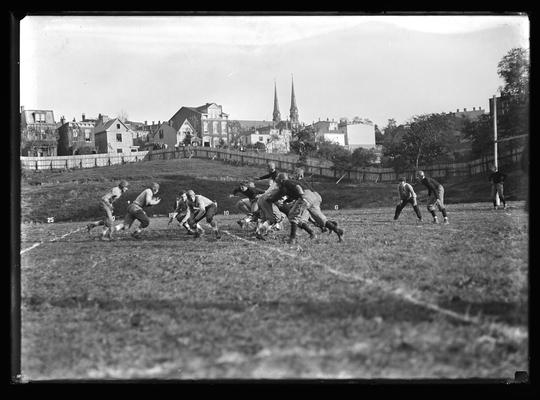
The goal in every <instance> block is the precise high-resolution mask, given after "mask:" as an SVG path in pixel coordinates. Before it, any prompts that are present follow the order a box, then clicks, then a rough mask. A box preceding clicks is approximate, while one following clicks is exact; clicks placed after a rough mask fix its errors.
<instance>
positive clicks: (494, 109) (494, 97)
mask: <svg viewBox="0 0 540 400" xmlns="http://www.w3.org/2000/svg"><path fill="white" fill-rule="evenodd" d="M493 165H494V166H495V168H496V169H497V171H498V170H499V161H498V159H497V96H496V95H493ZM495 204H496V205H497V207H499V205H500V200H499V194H498V193H497V192H495Z"/></svg>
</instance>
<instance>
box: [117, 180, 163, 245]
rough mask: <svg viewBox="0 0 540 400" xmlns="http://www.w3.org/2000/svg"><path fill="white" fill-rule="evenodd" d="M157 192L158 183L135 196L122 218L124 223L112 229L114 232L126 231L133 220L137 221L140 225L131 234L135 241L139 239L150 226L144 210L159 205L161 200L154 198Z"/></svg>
mask: <svg viewBox="0 0 540 400" xmlns="http://www.w3.org/2000/svg"><path fill="white" fill-rule="evenodd" d="M158 192H159V184H158V183H155V182H154V183H152V185H150V187H149V188H148V189H145V190H143V191H142V192H141V194H139V195H138V196H137V198H136V199H135V200H134V201H133V203H131V204H130V205H129V207H128V209H127V213H126V215H125V217H124V222H122V223H121V224H118V225H116V226H115V227H114V229H115V230H117V231H119V230H126V229H130V228H131V225H132V224H133V222H134V221H135V220H137V221H139V222H140V224H139V226H138V227H137V229H136V230H135V231H134V232H133V233H132V234H131V236H133V237H134V238H135V239H139V238H140V237H141V233H142V231H143V229H145V228H147V227H148V225H150V219H149V218H148V215H146V212H145V211H144V209H145V208H146V207H150V206H155V205H156V204H159V202H160V201H161V199H160V198H159V197H155V195H156V194H157V193H158Z"/></svg>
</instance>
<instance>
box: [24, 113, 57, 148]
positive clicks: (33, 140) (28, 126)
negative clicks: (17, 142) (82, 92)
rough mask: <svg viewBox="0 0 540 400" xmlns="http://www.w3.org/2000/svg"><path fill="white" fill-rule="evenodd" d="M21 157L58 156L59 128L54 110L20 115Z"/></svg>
mask: <svg viewBox="0 0 540 400" xmlns="http://www.w3.org/2000/svg"><path fill="white" fill-rule="evenodd" d="M20 123H21V125H20V132H21V155H23V156H31V157H40V156H56V155H57V148H56V147H57V139H58V138H57V128H58V124H57V123H56V122H55V120H54V113H53V112H52V110H25V109H24V107H21V115H20Z"/></svg>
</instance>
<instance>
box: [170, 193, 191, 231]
mask: <svg viewBox="0 0 540 400" xmlns="http://www.w3.org/2000/svg"><path fill="white" fill-rule="evenodd" d="M190 218H191V210H190V208H189V205H188V198H187V192H185V191H182V192H180V193H179V195H178V197H177V198H176V202H175V205H174V211H173V216H172V217H171V218H169V225H170V224H171V223H172V222H173V221H174V220H175V219H176V220H177V221H178V222H179V223H180V226H182V227H183V228H184V229H185V230H186V231H187V234H188V235H194V234H195V231H194V230H193V229H192V227H191V226H190V225H189V219H190Z"/></svg>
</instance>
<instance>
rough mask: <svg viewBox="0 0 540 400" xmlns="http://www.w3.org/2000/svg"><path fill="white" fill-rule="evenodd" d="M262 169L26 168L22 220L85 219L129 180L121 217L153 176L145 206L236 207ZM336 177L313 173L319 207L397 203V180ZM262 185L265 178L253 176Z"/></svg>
mask: <svg viewBox="0 0 540 400" xmlns="http://www.w3.org/2000/svg"><path fill="white" fill-rule="evenodd" d="M505 172H507V173H508V174H509V179H508V181H507V183H506V184H505V188H504V189H505V196H506V197H507V199H508V200H509V201H516V200H524V199H525V196H526V192H527V187H528V185H527V182H526V178H524V177H523V176H521V175H522V174H521V173H520V172H519V171H515V170H514V171H505ZM264 174H266V170H265V169H264V167H261V166H244V167H237V166H232V165H228V164H225V163H223V162H221V161H211V160H202V159H189V160H186V159H176V160H165V161H148V162H139V163H129V164H125V165H114V166H110V167H100V168H89V169H78V170H69V171H41V172H25V173H24V174H23V176H22V177H21V178H22V179H21V220H22V221H23V222H46V221H47V217H54V218H55V221H57V222H68V221H85V220H89V219H92V218H94V217H95V216H97V215H100V214H101V211H100V210H99V208H98V199H99V196H102V195H103V193H105V192H106V191H107V190H109V189H110V188H111V187H113V186H116V185H117V184H118V182H119V181H120V180H121V179H127V180H129V182H130V183H131V185H130V190H129V191H128V192H127V193H126V194H125V195H124V196H122V198H121V199H120V200H119V201H117V202H116V203H115V209H116V212H117V215H119V216H123V215H124V213H125V211H126V208H127V200H129V201H133V200H134V199H135V198H136V197H137V195H138V194H139V193H140V192H141V191H142V190H143V189H145V188H146V187H148V185H149V184H150V183H151V182H153V181H155V182H158V183H159V184H160V185H161V189H160V194H159V196H160V197H161V198H162V202H161V203H160V204H159V205H157V206H155V207H152V208H151V209H150V211H149V212H150V213H154V214H156V215H166V214H168V213H169V212H171V210H172V208H173V207H174V201H175V196H176V194H177V193H178V192H179V191H180V190H182V189H183V190H186V189H195V191H196V192H197V193H201V194H204V195H205V196H207V197H209V198H211V199H213V200H216V201H217V202H218V204H219V208H220V210H221V211H224V210H229V211H230V212H231V213H234V212H236V211H235V208H234V204H235V203H236V201H238V198H229V197H228V195H229V194H230V193H231V192H232V190H233V188H234V187H235V185H237V184H238V183H239V181H241V180H243V179H246V178H250V177H251V178H253V177H259V176H262V175H264ZM336 180H337V179H329V178H328V179H326V178H316V179H314V180H313V186H314V188H315V190H317V191H318V192H319V193H320V194H321V196H322V198H323V204H322V208H323V209H332V210H333V209H334V207H335V206H336V205H337V206H338V207H339V208H340V209H359V208H367V207H391V206H394V207H395V204H396V203H397V182H391V183H352V182H346V181H345V180H343V181H341V182H340V183H339V184H336V183H335V182H336ZM442 183H443V184H444V186H445V202H446V203H449V204H452V203H471V202H484V201H489V193H490V185H489V183H488V181H487V177H484V176H478V177H473V178H466V179H462V178H460V179H457V178H456V179H453V180H451V181H448V182H444V181H443V182H442ZM413 184H414V187H415V190H416V191H417V193H418V194H419V195H420V196H421V197H425V196H426V194H427V190H426V189H425V187H423V185H421V184H415V183H414V182H413ZM257 185H258V186H259V187H260V188H263V189H266V188H267V187H268V183H267V182H266V181H258V182H257Z"/></svg>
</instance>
